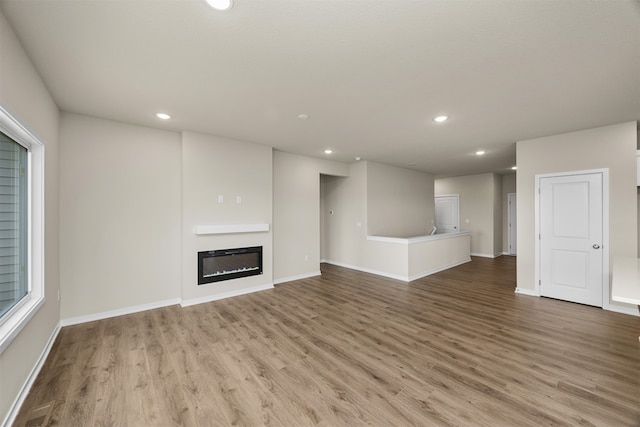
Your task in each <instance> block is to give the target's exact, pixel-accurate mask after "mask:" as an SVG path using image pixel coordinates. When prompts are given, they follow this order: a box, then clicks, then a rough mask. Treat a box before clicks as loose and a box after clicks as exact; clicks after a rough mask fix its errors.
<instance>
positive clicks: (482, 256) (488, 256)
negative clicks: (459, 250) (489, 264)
mask: <svg viewBox="0 0 640 427" xmlns="http://www.w3.org/2000/svg"><path fill="white" fill-rule="evenodd" d="M469 255H471V256H477V257H481V258H495V257H496V256H498V255H495V254H481V253H479V252H471V253H470V254H469Z"/></svg>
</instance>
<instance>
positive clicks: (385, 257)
mask: <svg viewBox="0 0 640 427" xmlns="http://www.w3.org/2000/svg"><path fill="white" fill-rule="evenodd" d="M370 170H373V172H372V179H369V171H370ZM385 177H386V180H387V181H388V183H389V184H383V183H381V180H382V179H384V178H385ZM371 186H376V187H377V188H375V189H371ZM400 186H402V187H406V188H408V189H409V190H406V189H405V188H402V189H401V188H399V187H400ZM381 187H382V189H381V191H380V192H378V190H379V189H380V188H381ZM432 187H433V178H432V177H431V175H430V174H423V173H415V172H414V171H410V170H407V169H403V168H397V167H392V166H384V165H378V164H375V163H372V162H358V163H353V164H351V165H349V176H348V177H346V178H334V177H329V178H324V179H323V186H322V188H323V198H324V200H323V206H324V211H323V213H322V214H323V216H324V221H323V223H324V227H325V232H324V234H323V236H324V238H325V240H326V242H325V244H324V249H325V251H326V253H325V254H323V257H324V258H325V259H326V260H327V261H328V262H331V263H334V264H337V265H343V266H347V267H351V268H356V269H359V270H363V271H370V272H373V273H378V274H385V275H389V276H392V277H394V276H397V277H407V276H408V274H409V272H408V265H409V264H408V252H407V247H406V245H404V246H403V245H398V248H397V250H396V249H393V248H392V247H391V244H389V243H385V242H378V241H370V240H367V234H370V235H371V232H369V233H367V230H369V231H371V226H370V225H369V223H370V221H371V217H372V216H374V217H376V221H378V223H377V225H376V226H375V227H377V228H376V229H377V230H378V231H380V232H382V233H384V234H386V236H387V237H409V236H389V234H388V233H385V231H390V232H391V231H393V230H394V229H397V228H395V227H396V225H395V223H397V222H402V221H403V220H404V218H405V217H406V218H407V222H413V223H414V224H413V226H412V228H411V230H414V231H416V234H414V235H420V234H422V235H425V234H427V231H426V230H424V229H422V228H421V227H423V226H425V224H430V223H431V219H432V218H433V212H434V205H433V193H432V191H430V188H432ZM394 188H395V189H396V190H397V193H398V194H397V195H395V196H393V197H391V196H390V197H391V200H392V203H391V202H387V204H389V205H393V206H391V207H389V206H384V203H383V202H384V199H383V198H382V197H381V195H385V194H389V193H390V192H393V189H394ZM416 189H418V190H416ZM418 193H419V195H418ZM369 197H374V198H375V199H376V200H375V201H373V202H372V203H369ZM427 198H428V199H429V201H426V200H425V199H427ZM416 199H420V200H421V202H420V203H416ZM402 205H408V206H412V210H411V212H410V213H406V212H403V210H402V209H403V208H398V206H402ZM387 210H389V211H391V212H393V214H391V215H387V214H386V211H387ZM330 212H333V214H330ZM399 215H404V216H399ZM383 218H387V219H388V221H393V222H394V224H391V225H390V226H389V227H388V228H385V227H384V224H383V223H382V221H381V219H383ZM416 219H417V220H416ZM425 219H426V220H425ZM416 224H417V226H416ZM428 228H429V229H430V228H431V226H430V225H429V226H428ZM407 230H409V229H407ZM417 233H420V234H417ZM382 266H384V267H382ZM383 268H384V269H383Z"/></svg>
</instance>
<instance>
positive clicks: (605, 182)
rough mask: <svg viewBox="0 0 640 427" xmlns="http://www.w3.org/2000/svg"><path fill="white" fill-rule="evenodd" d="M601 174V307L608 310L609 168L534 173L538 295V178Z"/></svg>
mask: <svg viewBox="0 0 640 427" xmlns="http://www.w3.org/2000/svg"><path fill="white" fill-rule="evenodd" d="M587 174H601V175H602V309H603V310H609V300H610V297H609V295H610V287H611V283H610V280H609V269H610V265H611V260H610V258H609V169H608V168H604V169H588V170H580V171H571V172H557V173H546V174H539V175H535V193H534V194H535V235H534V240H535V293H536V295H538V296H540V280H541V279H540V277H541V271H540V268H541V266H540V257H541V252H540V251H541V248H540V246H541V245H540V180H541V179H542V178H555V177H563V176H571V175H587ZM536 237H537V238H536Z"/></svg>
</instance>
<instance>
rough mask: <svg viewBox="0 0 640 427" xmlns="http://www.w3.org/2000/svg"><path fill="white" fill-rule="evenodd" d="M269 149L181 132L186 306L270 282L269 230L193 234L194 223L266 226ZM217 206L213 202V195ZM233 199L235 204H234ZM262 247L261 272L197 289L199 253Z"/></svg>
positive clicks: (269, 206)
mask: <svg viewBox="0 0 640 427" xmlns="http://www.w3.org/2000/svg"><path fill="white" fill-rule="evenodd" d="M272 168H273V158H272V149H271V147H266V146H263V145H257V144H251V143H248V142H242V141H236V140H232V139H227V138H222V137H216V136H210V135H204V134H199V133H195V132H183V134H182V221H183V223H182V299H183V301H184V302H185V303H186V304H191V303H196V302H202V301H206V300H213V299H217V298H220V297H222V296H224V295H229V294H234V293H242V292H246V291H248V290H250V289H254V288H256V287H264V286H270V285H271V284H272V283H273V269H272V265H273V248H272V246H273V245H272V241H273V238H272V231H271V228H270V229H269V231H268V232H261V233H240V234H220V235H200V236H198V235H196V234H194V229H195V227H196V226H197V225H230V224H258V223H261V224H262V223H266V224H269V226H270V227H271V226H272V225H273V224H272V177H273V174H272ZM219 195H222V196H223V203H218V196H219ZM236 196H240V197H241V203H240V204H238V203H236ZM248 246H262V251H263V252H262V256H263V274H261V275H258V276H250V277H243V278H240V279H235V280H228V281H223V282H214V283H208V284H205V285H200V286H198V272H197V266H198V264H197V256H198V252H200V251H207V250H216V249H227V248H239V247H248Z"/></svg>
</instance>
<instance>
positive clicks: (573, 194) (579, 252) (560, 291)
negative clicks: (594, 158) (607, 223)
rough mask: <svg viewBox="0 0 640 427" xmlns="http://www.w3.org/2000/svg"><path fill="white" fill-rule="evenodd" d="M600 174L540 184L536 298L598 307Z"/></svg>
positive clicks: (547, 179)
mask: <svg viewBox="0 0 640 427" xmlns="http://www.w3.org/2000/svg"><path fill="white" fill-rule="evenodd" d="M602 181H603V180H602V173H588V174H582V175H564V176H554V177H545V178H541V179H540V184H539V190H540V206H539V208H540V213H539V224H540V236H539V239H540V294H541V295H542V296H548V297H552V298H557V299H561V300H565V301H573V302H577V303H581V304H588V305H595V306H598V307H602V300H603V298H602V293H603V292H602V290H603V261H604V260H603V249H602V247H603V184H602Z"/></svg>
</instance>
